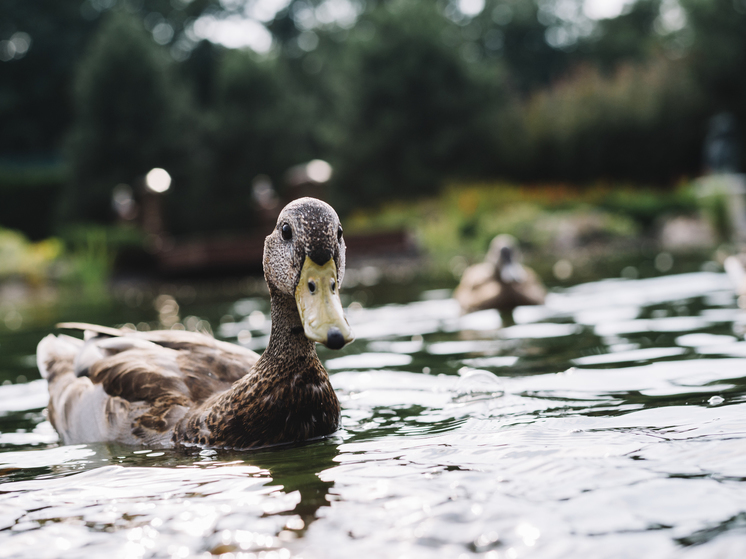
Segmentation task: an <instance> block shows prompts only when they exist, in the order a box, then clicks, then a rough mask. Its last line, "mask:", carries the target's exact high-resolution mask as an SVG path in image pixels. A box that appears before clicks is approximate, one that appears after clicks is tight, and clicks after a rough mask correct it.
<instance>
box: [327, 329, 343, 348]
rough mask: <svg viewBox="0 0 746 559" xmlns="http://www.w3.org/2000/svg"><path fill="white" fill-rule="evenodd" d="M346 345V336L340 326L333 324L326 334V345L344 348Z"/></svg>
mask: <svg viewBox="0 0 746 559" xmlns="http://www.w3.org/2000/svg"><path fill="white" fill-rule="evenodd" d="M344 346H345V338H344V336H343V335H342V332H340V331H339V328H336V327H334V326H332V327H331V328H329V332H327V334H326V347H328V348H329V349H342V348H343V347H344Z"/></svg>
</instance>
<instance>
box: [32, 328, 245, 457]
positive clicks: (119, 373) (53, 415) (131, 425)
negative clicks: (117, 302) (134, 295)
mask: <svg viewBox="0 0 746 559" xmlns="http://www.w3.org/2000/svg"><path fill="white" fill-rule="evenodd" d="M64 326H65V327H68V328H69V327H72V326H74V327H75V328H76V329H82V330H85V331H86V338H87V339H85V340H80V339H77V338H72V337H70V336H66V335H59V336H54V335H49V336H47V337H46V338H44V339H43V340H42V341H41V342H40V344H39V347H38V350H37V361H38V365H39V370H40V372H41V373H42V376H44V377H45V378H47V380H48V381H49V392H50V403H49V410H48V413H49V419H50V421H51V422H52V424H53V425H54V426H55V428H56V429H57V431H58V432H59V433H60V435H61V437H62V439H63V442H65V443H66V444H70V443H84V442H103V441H117V442H121V443H125V444H147V445H158V446H172V444H173V443H172V442H171V435H172V432H173V429H174V427H175V426H176V424H177V423H178V422H179V421H180V420H181V419H182V418H183V417H184V416H185V415H186V414H187V413H188V412H190V411H192V410H194V409H195V408H198V407H200V406H201V405H202V404H203V403H204V402H205V401H206V400H207V399H209V398H210V397H212V396H214V395H216V394H220V393H222V392H224V391H226V390H228V389H229V388H230V387H231V385H232V384H233V383H234V382H235V381H236V380H238V379H240V378H242V377H244V376H245V375H246V374H247V373H248V372H249V371H250V370H251V369H252V367H253V366H254V364H255V363H256V361H257V360H258V357H259V356H258V355H257V354H256V353H254V352H253V351H250V350H247V349H245V348H243V347H240V346H236V345H234V344H229V343H226V342H221V341H219V340H215V339H214V338H212V337H210V336H206V335H203V334H198V333H195V332H183V331H171V330H168V331H154V332H130V331H126V330H117V329H113V328H107V327H99V326H94V325H83V324H75V325H71V324H65V325H64Z"/></svg>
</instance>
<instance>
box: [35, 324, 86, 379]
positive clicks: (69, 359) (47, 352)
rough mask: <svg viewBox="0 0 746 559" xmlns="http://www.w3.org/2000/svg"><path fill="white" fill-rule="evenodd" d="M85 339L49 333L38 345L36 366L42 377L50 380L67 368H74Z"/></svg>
mask: <svg viewBox="0 0 746 559" xmlns="http://www.w3.org/2000/svg"><path fill="white" fill-rule="evenodd" d="M82 346H83V340H79V339H77V338H73V337H71V336H65V335H60V336H55V335H54V334H49V335H48V336H46V337H44V338H42V340H41V341H40V342H39V345H38V346H37V347H36V366H37V367H39V373H41V376H42V378H45V379H47V380H49V381H51V380H52V378H53V377H55V376H56V375H58V374H60V373H62V372H64V371H65V370H68V369H69V370H72V363H73V362H74V361H75V356H76V355H77V354H78V353H79V352H80V349H81V347H82Z"/></svg>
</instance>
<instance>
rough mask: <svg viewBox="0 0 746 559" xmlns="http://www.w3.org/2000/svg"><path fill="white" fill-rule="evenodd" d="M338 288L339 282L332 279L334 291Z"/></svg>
mask: <svg viewBox="0 0 746 559" xmlns="http://www.w3.org/2000/svg"><path fill="white" fill-rule="evenodd" d="M336 288H337V282H336V281H334V280H332V293H334V290H335V289H336Z"/></svg>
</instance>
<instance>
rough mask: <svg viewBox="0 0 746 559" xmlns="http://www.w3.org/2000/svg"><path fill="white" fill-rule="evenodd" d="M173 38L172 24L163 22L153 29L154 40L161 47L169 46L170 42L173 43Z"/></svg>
mask: <svg viewBox="0 0 746 559" xmlns="http://www.w3.org/2000/svg"><path fill="white" fill-rule="evenodd" d="M173 36H174V28H173V27H171V24H170V23H167V22H165V21H162V22H161V23H159V24H157V25H156V26H155V27H153V39H155V42H156V43H158V44H159V45H165V44H167V43H168V42H169V41H171V39H172V38H173Z"/></svg>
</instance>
